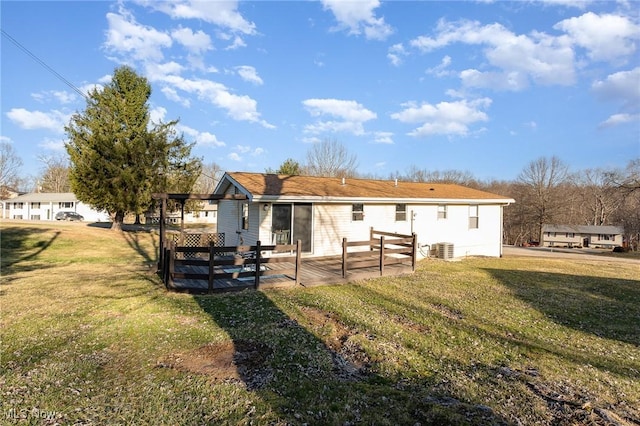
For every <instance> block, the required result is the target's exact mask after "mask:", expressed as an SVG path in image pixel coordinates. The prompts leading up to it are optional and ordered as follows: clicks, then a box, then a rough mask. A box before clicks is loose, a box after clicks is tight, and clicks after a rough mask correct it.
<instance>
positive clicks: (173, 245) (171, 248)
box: [167, 241, 176, 287]
mask: <svg viewBox="0 0 640 426" xmlns="http://www.w3.org/2000/svg"><path fill="white" fill-rule="evenodd" d="M175 259H176V243H175V242H174V241H171V243H170V244H169V262H168V263H169V274H168V277H167V278H168V279H167V283H168V285H169V286H171V287H173V274H174V272H176V261H175Z"/></svg>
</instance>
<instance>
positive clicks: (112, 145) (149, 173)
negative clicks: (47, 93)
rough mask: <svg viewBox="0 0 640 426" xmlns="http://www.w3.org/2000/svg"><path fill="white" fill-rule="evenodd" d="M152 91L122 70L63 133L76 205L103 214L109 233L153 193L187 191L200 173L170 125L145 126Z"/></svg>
mask: <svg viewBox="0 0 640 426" xmlns="http://www.w3.org/2000/svg"><path fill="white" fill-rule="evenodd" d="M150 96H151V86H150V85H149V83H148V82H147V79H146V78H144V77H141V76H139V75H137V74H136V72H135V71H134V70H133V69H131V68H129V67H126V66H123V67H119V68H116V70H115V71H114V74H113V78H112V80H111V83H109V84H108V85H106V86H105V87H104V88H102V89H94V90H92V91H91V92H90V93H89V95H88V97H87V106H86V109H85V110H84V111H83V112H81V113H76V114H74V115H73V116H72V117H71V121H70V123H69V125H68V126H67V127H66V128H65V130H66V132H67V135H68V137H69V140H68V142H67V143H66V149H67V152H68V153H69V157H70V160H71V167H70V170H69V181H70V183H71V189H72V191H73V192H74V193H75V194H76V196H77V197H78V200H80V201H82V202H85V203H88V204H90V205H92V206H93V207H95V208H97V209H101V210H106V211H107V212H109V214H111V215H112V217H113V226H112V229H120V228H121V225H122V222H123V220H124V216H125V214H127V213H135V214H141V213H143V212H144V211H146V210H147V209H148V208H149V207H150V206H151V205H152V202H153V200H152V199H151V194H152V193H153V192H189V191H190V190H191V187H192V186H193V183H194V182H195V180H196V179H197V177H198V175H199V174H200V168H201V161H200V159H196V158H192V157H191V148H192V146H193V145H192V144H187V143H186V142H185V141H184V139H183V137H182V136H181V135H177V134H176V131H175V124H176V123H177V121H171V122H168V123H150V119H149V106H148V104H147V102H148V100H149V97H150Z"/></svg>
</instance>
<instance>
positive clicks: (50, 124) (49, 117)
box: [7, 108, 71, 133]
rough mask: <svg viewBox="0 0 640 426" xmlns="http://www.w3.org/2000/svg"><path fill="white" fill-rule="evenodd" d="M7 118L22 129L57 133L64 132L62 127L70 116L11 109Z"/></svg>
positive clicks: (56, 112) (59, 112)
mask: <svg viewBox="0 0 640 426" xmlns="http://www.w3.org/2000/svg"><path fill="white" fill-rule="evenodd" d="M7 117H9V119H10V120H11V121H13V122H14V123H16V124H17V125H18V126H20V127H21V128H23V129H28V130H33V129H46V130H51V131H54V132H57V133H62V132H64V126H65V125H66V124H67V123H68V122H69V120H70V119H71V114H65V113H63V112H61V111H56V110H53V111H49V112H42V111H28V110H26V109H24V108H12V109H11V110H10V111H9V112H7Z"/></svg>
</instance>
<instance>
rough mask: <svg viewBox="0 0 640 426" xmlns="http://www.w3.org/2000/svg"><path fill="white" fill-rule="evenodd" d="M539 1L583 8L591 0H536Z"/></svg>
mask: <svg viewBox="0 0 640 426" xmlns="http://www.w3.org/2000/svg"><path fill="white" fill-rule="evenodd" d="M538 1H539V2H540V3H545V4H548V5H552V6H567V7H575V8H577V9H584V8H585V7H587V6H588V5H589V4H590V3H591V0H538Z"/></svg>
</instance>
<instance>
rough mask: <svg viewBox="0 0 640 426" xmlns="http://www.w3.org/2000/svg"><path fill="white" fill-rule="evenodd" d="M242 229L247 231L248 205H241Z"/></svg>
mask: <svg viewBox="0 0 640 426" xmlns="http://www.w3.org/2000/svg"><path fill="white" fill-rule="evenodd" d="M242 229H249V203H243V204H242Z"/></svg>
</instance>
